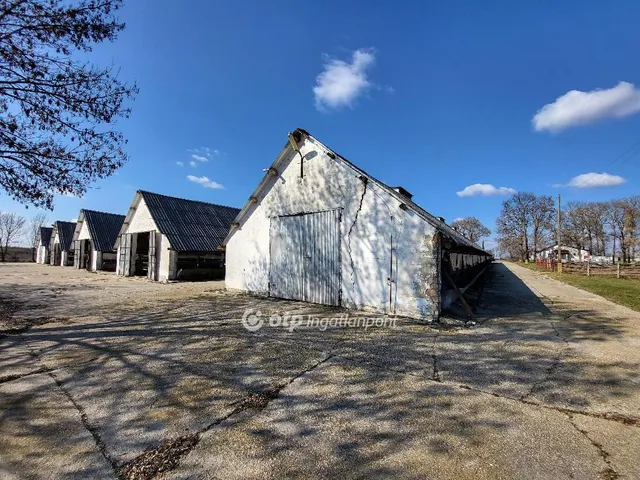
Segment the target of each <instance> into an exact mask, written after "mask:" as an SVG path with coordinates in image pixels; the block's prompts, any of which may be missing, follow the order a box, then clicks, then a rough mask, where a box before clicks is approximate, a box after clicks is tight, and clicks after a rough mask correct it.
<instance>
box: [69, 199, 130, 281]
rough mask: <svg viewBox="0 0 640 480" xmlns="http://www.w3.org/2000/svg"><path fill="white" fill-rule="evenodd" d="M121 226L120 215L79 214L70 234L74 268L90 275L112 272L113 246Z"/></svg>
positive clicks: (95, 212)
mask: <svg viewBox="0 0 640 480" xmlns="http://www.w3.org/2000/svg"><path fill="white" fill-rule="evenodd" d="M123 222H124V215H117V214H115V213H105V212H97V211H95V210H86V209H82V210H80V214H79V215H78V221H77V223H76V229H75V231H74V233H73V248H74V266H75V267H76V268H83V269H86V270H89V271H92V272H95V271H97V270H105V271H110V272H115V271H116V250H115V248H114V245H115V243H116V239H117V238H118V233H119V232H120V228H121V227H122V223H123Z"/></svg>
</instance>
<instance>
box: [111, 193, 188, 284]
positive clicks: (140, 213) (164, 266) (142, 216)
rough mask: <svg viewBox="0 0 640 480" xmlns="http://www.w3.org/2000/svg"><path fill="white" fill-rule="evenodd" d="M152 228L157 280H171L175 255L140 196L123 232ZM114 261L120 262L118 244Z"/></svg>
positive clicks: (137, 231) (149, 230) (140, 231)
mask: <svg viewBox="0 0 640 480" xmlns="http://www.w3.org/2000/svg"><path fill="white" fill-rule="evenodd" d="M154 230H155V232H156V268H157V269H158V280H160V281H167V280H173V279H174V278H175V276H176V272H175V265H173V263H175V260H176V255H175V254H174V255H172V252H171V250H170V249H171V245H170V243H169V239H168V238H167V236H166V235H163V234H162V233H160V232H159V231H158V227H157V226H156V222H155V221H154V220H153V217H152V216H151V212H150V211H149V208H148V207H147V204H146V203H145V201H144V199H143V198H142V197H140V202H139V203H138V206H137V207H136V209H135V211H134V213H133V216H132V217H131V220H130V222H129V225H128V226H127V228H126V231H125V232H124V233H143V232H151V231H154ZM133 238H134V241H133V243H132V252H135V248H136V242H135V240H136V237H135V235H134V237H133ZM133 256H134V255H133V254H132V258H133ZM116 263H117V264H118V265H119V263H120V246H118V256H117V259H116ZM118 268H119V267H116V271H118Z"/></svg>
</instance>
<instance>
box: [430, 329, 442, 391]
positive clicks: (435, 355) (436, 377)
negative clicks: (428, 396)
mask: <svg viewBox="0 0 640 480" xmlns="http://www.w3.org/2000/svg"><path fill="white" fill-rule="evenodd" d="M437 342H438V335H435V336H434V337H433V349H432V353H431V359H432V360H433V373H432V374H431V380H433V381H434V382H442V378H441V377H440V372H439V371H438V351H437V347H436V343H437Z"/></svg>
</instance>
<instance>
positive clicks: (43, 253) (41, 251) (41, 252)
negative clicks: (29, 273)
mask: <svg viewBox="0 0 640 480" xmlns="http://www.w3.org/2000/svg"><path fill="white" fill-rule="evenodd" d="M48 258H49V247H48V246H46V245H40V246H38V250H37V251H36V262H37V263H45V262H46V259H48Z"/></svg>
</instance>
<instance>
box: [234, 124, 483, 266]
mask: <svg viewBox="0 0 640 480" xmlns="http://www.w3.org/2000/svg"><path fill="white" fill-rule="evenodd" d="M293 137H294V138H295V139H296V141H297V142H298V143H300V142H301V141H303V140H304V139H308V140H309V141H311V142H313V143H314V144H316V145H318V146H319V147H320V148H322V149H323V150H325V152H326V153H327V155H328V156H329V157H331V158H334V159H337V158H340V160H342V161H343V162H344V163H345V164H346V165H347V166H349V167H350V168H351V169H353V170H354V171H355V172H357V173H358V174H359V175H361V176H364V177H366V178H367V179H368V181H370V182H372V183H375V184H376V185H377V186H379V187H380V188H382V189H383V190H385V191H386V192H387V193H388V194H389V195H391V196H392V197H394V198H396V199H397V200H398V201H399V202H400V203H404V204H405V205H406V206H407V208H408V209H410V210H412V211H414V212H415V213H416V214H417V215H418V216H419V217H420V218H422V219H423V220H425V221H426V222H427V223H429V224H431V225H432V226H433V227H435V228H436V229H437V230H438V231H439V232H440V233H441V234H442V235H443V236H444V237H445V238H446V239H448V240H450V241H451V242H453V243H454V244H455V245H457V246H459V247H462V248H464V249H466V250H472V251H476V252H478V253H480V254H485V255H490V253H489V252H487V251H485V250H483V249H482V248H480V246H478V245H477V244H476V243H474V242H472V241H471V240H469V239H468V238H466V237H465V236H463V235H462V234H461V233H459V232H457V231H456V230H454V229H453V228H452V227H450V226H449V225H447V224H446V223H445V222H443V221H442V220H440V219H439V218H438V217H435V216H434V215H432V214H430V213H429V212H427V211H426V210H425V209H423V208H422V207H421V206H420V205H418V204H417V203H415V202H414V201H412V200H411V199H410V198H409V197H407V196H406V195H403V194H402V193H400V192H398V191H396V190H395V189H394V188H393V187H390V186H389V185H387V184H386V183H383V182H381V181H380V180H378V179H377V178H374V177H373V176H371V175H369V174H368V173H367V172H365V171H364V170H362V169H361V168H359V167H357V166H355V165H354V164H353V163H351V162H350V161H349V160H347V159H346V158H344V157H343V156H341V155H338V154H337V153H336V152H335V151H333V150H331V149H330V148H328V147H327V146H326V145H324V144H323V143H321V142H320V141H318V140H317V139H316V138H314V137H312V136H311V135H310V134H309V133H308V132H307V131H305V130H303V129H301V128H298V129H296V130H295V132H294V133H293ZM294 153H295V152H294V150H293V147H292V146H291V143H290V142H287V143H286V144H285V146H284V148H283V149H282V151H281V152H280V154H279V155H278V156H277V157H276V159H275V160H274V162H273V164H272V165H271V168H270V169H267V170H266V173H265V175H264V177H263V178H262V180H261V182H260V183H259V184H258V187H257V188H256V189H255V190H254V192H253V193H252V194H251V196H250V197H249V198H250V199H252V198H259V196H260V193H261V192H262V190H263V189H265V188H267V187H268V186H269V184H270V183H271V182H273V181H274V179H275V178H276V177H274V176H273V175H272V174H271V170H272V169H275V171H278V167H279V166H280V164H282V163H283V162H284V161H285V160H286V159H287V158H289V156H290V155H292V154H294ZM251 205H253V202H252V201H251V200H249V202H247V204H246V205H245V206H244V207H242V210H241V211H240V213H239V214H238V216H237V218H236V219H235V222H238V223H240V222H241V221H242V219H243V218H244V216H245V215H246V214H247V213H248V212H249V210H250V207H251ZM234 231H235V229H233V230H231V231H230V232H229V234H228V235H227V237H226V238H225V239H224V243H225V244H226V243H227V242H228V240H229V239H230V238H231V236H232V235H233V233H234Z"/></svg>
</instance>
